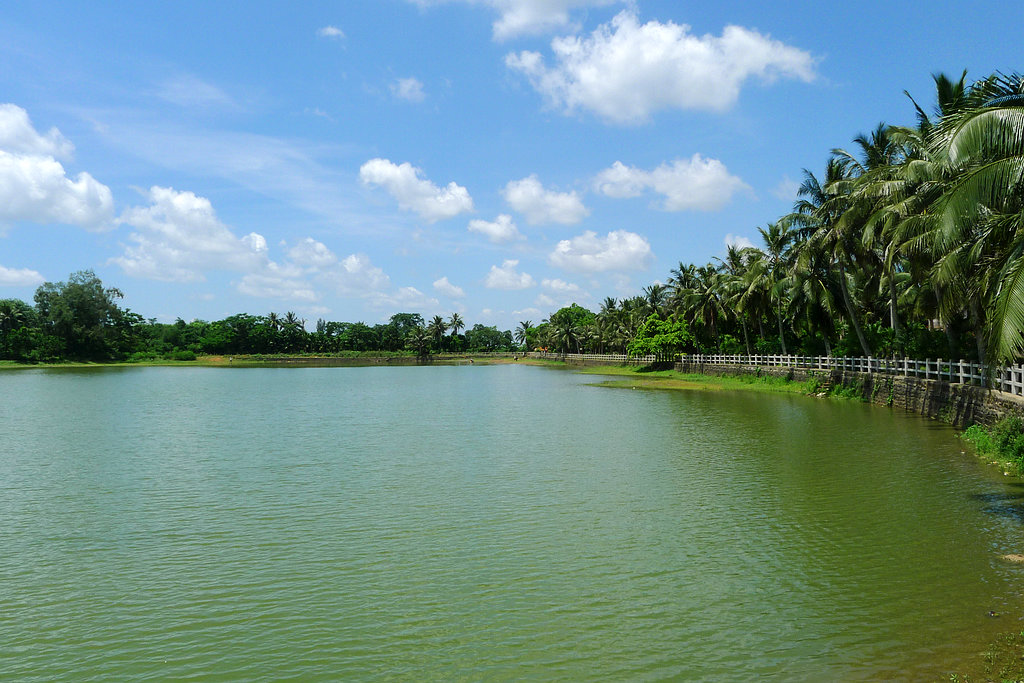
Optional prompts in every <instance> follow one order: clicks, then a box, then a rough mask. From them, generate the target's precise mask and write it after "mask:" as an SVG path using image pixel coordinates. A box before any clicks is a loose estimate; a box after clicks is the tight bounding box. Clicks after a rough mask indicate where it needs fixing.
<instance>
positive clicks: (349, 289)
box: [321, 254, 391, 296]
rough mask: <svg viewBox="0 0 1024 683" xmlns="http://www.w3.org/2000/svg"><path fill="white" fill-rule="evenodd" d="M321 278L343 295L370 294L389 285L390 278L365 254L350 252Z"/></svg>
mask: <svg viewBox="0 0 1024 683" xmlns="http://www.w3.org/2000/svg"><path fill="white" fill-rule="evenodd" d="M321 277H322V279H323V280H324V281H325V282H327V283H329V284H330V285H331V286H332V287H333V288H334V289H335V291H337V292H338V293H339V294H341V295H344V296H371V295H374V294H376V293H378V292H380V291H381V290H384V289H387V288H388V287H389V286H390V285H391V278H389V277H388V276H387V274H386V273H385V272H384V271H383V270H381V269H380V268H378V267H377V266H375V265H373V262H372V261H371V260H370V257H369V256H367V255H366V254H350V255H349V256H346V257H345V258H343V259H342V260H341V262H340V263H339V264H338V267H336V268H331V269H329V270H327V271H325V272H324V273H323V274H322V276H321Z"/></svg>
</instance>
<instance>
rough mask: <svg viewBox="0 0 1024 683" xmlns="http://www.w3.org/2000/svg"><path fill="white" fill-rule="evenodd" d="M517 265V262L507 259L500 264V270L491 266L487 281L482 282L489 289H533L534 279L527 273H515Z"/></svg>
mask: <svg viewBox="0 0 1024 683" xmlns="http://www.w3.org/2000/svg"><path fill="white" fill-rule="evenodd" d="M518 265H519V261H516V260H514V259H507V260H505V261H504V262H502V264H501V268H499V267H498V266H491V271H490V272H489V273H488V274H487V279H486V280H484V284H485V285H486V286H487V287H489V288H490V289H506V290H516V289H527V288H529V287H533V286H534V284H536V283H535V282H534V279H533V277H532V276H531V275H529V274H527V273H520V272H517V271H516V266H518Z"/></svg>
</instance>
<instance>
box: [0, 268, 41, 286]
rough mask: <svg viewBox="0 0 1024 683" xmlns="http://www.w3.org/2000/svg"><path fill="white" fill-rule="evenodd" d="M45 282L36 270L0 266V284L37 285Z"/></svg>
mask: <svg viewBox="0 0 1024 683" xmlns="http://www.w3.org/2000/svg"><path fill="white" fill-rule="evenodd" d="M44 282H46V278H44V277H43V276H42V275H41V274H39V273H38V272H37V271H34V270H29V269H28V268H4V267H3V266H0V286H3V287H37V286H39V285H41V284H43V283H44Z"/></svg>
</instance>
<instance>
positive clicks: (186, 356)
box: [170, 349, 196, 360]
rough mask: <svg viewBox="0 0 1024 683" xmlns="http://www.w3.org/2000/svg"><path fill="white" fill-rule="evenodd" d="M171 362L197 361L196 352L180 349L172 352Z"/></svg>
mask: <svg viewBox="0 0 1024 683" xmlns="http://www.w3.org/2000/svg"><path fill="white" fill-rule="evenodd" d="M170 357H171V360H195V359H196V352H195V351H192V350H191V349H178V350H177V351H172V352H171V356H170Z"/></svg>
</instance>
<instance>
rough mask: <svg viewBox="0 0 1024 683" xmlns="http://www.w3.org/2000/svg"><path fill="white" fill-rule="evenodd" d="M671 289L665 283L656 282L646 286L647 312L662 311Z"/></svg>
mask: <svg viewBox="0 0 1024 683" xmlns="http://www.w3.org/2000/svg"><path fill="white" fill-rule="evenodd" d="M668 295H669V289H668V287H666V286H665V285H663V284H661V283H659V282H655V283H654V284H652V285H650V286H649V287H644V299H645V303H646V304H647V314H648V315H650V314H651V313H661V309H662V308H664V306H665V302H666V301H668Z"/></svg>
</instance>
